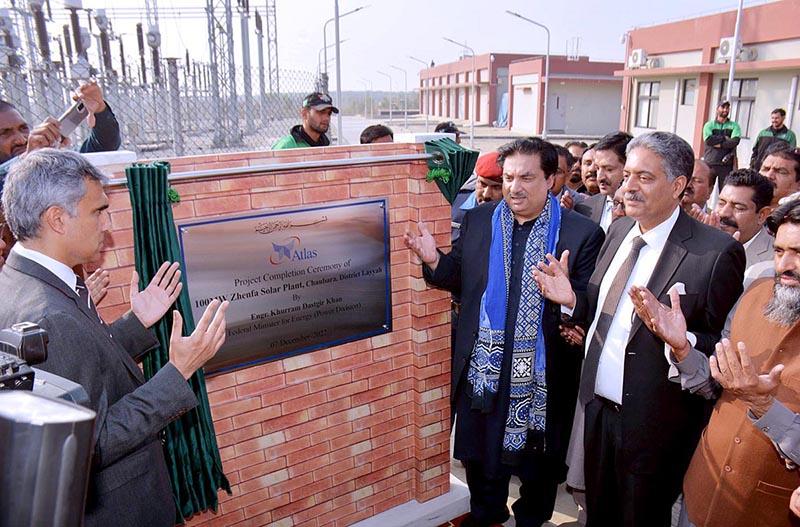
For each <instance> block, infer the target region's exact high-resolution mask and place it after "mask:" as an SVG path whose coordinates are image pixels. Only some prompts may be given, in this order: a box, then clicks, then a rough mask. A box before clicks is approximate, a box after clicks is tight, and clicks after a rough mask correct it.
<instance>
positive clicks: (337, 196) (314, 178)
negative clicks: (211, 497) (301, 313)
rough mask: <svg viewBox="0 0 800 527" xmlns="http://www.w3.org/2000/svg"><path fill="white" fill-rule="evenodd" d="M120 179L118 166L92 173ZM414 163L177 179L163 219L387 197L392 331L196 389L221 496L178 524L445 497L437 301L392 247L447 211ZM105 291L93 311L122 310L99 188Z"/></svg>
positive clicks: (343, 152)
mask: <svg viewBox="0 0 800 527" xmlns="http://www.w3.org/2000/svg"><path fill="white" fill-rule="evenodd" d="M422 151H423V150H422V147H421V145H408V144H386V145H373V146H370V147H366V146H352V147H333V148H316V149H303V150H284V151H278V152H249V153H236V154H225V155H209V156H199V157H188V158H178V159H171V160H169V161H170V162H171V163H172V172H173V173H178V172H186V171H192V170H207V169H212V168H224V167H243V166H257V165H263V164H273V163H276V162H277V163H287V162H298V161H309V160H321V159H331V158H334V159H340V158H350V157H353V158H355V157H365V156H371V155H393V154H409V153H419V152H422ZM106 169H107V170H110V171H112V172H113V173H114V174H115V176H116V177H124V172H123V170H124V167H120V166H116V167H106ZM426 172H427V167H426V166H425V164H424V163H423V162H421V161H420V162H413V163H398V164H389V165H375V166H359V167H350V168H332V169H313V170H309V171H282V172H273V173H268V174H263V173H262V174H248V175H246V176H240V177H220V178H207V179H197V180H186V181H182V182H180V183H175V184H174V185H173V187H174V188H175V189H176V190H177V191H178V192H179V193H180V195H181V202H180V203H178V204H175V205H174V206H173V214H174V216H175V218H176V219H183V218H194V217H209V216H213V215H216V214H228V213H237V212H243V211H250V210H258V209H265V208H274V207H284V206H299V205H303V204H311V203H320V202H325V201H335V200H343V199H348V198H360V197H367V196H386V195H388V196H390V198H389V204H390V222H391V225H390V236H391V275H392V318H393V327H394V331H393V332H392V333H388V334H385V335H380V336H376V337H372V338H369V339H364V340H360V341H356V342H351V343H348V344H344V345H341V346H336V347H333V348H328V349H323V350H318V351H315V352H311V353H306V354H303V355H299V356H294V357H290V358H286V359H283V360H277V361H273V362H269V363H265V364H261V365H258V366H254V367H251V368H247V369H244V370H239V371H236V372H230V373H225V374H221V375H218V376H215V377H212V378H209V379H208V381H207V383H208V390H209V399H210V403H211V413H212V415H213V416H214V426H215V429H216V434H217V440H218V442H219V447H220V453H221V456H222V461H223V468H224V471H225V474H226V475H227V476H228V478H229V479H230V482H231V485H232V488H233V495H232V496H228V495H227V494H226V493H225V492H220V496H219V497H220V508H219V510H218V512H217V513H216V514H214V513H211V512H207V513H203V514H200V515H197V516H196V517H195V518H193V519H192V520H191V521H190V522H189V525H213V526H216V525H237V526H251V525H252V526H255V525H275V526H289V525H303V526H312V527H314V526H318V527H323V526H326V527H327V526H336V527H342V526H346V525H350V524H352V523H355V522H357V521H360V520H363V519H365V518H368V517H370V516H373V515H375V514H378V513H380V512H383V511H385V510H388V509H391V508H392V507H395V506H397V505H400V504H402V503H404V502H407V501H409V500H413V499H416V500H417V501H427V500H429V499H431V498H434V497H436V496H439V495H441V494H444V493H446V492H447V491H448V490H449V472H450V470H449V468H450V467H449V459H450V455H449V419H450V418H449V412H450V409H449V377H450V343H449V335H450V326H449V320H448V313H449V306H450V302H449V295H447V294H446V293H443V292H441V291H436V290H428V289H427V287H426V285H425V283H424V282H423V280H422V278H421V270H420V266H419V265H417V264H416V263H414V262H413V261H412V256H411V254H410V251H408V250H407V249H406V248H405V246H404V245H403V241H402V236H403V233H404V232H405V229H406V228H407V227H408V226H413V222H416V221H419V220H420V219H423V220H425V221H426V222H427V223H428V227H429V229H430V230H431V232H432V233H434V236H435V237H436V239H437V243H438V244H439V246H440V247H444V246H446V245H447V244H449V240H450V207H449V205H448V204H447V202H446V201H445V199H444V198H443V197H442V196H441V194H440V193H439V191H438V189H437V187H436V186H435V185H434V184H432V183H427V182H425V173H426ZM107 192H108V195H109V198H110V201H111V210H110V214H111V222H112V228H113V232H112V234H111V238H112V239H111V240H109V247H108V248H107V249H106V251H105V252H104V256H103V266H104V267H105V268H106V269H109V270H110V273H111V288H110V290H109V294H108V296H107V297H106V299H105V300H104V301H103V302H102V303H101V305H100V306H99V307H100V312H101V313H102V315H103V316H104V317H105V318H106V319H107V320H113V319H115V318H116V317H117V316H118V315H120V314H121V313H123V312H124V311H126V310H127V302H128V301H129V294H128V285H127V284H129V283H130V276H131V271H132V270H133V264H134V254H133V231H132V227H131V225H132V219H131V212H130V209H131V205H130V200H129V198H128V192H127V189H126V188H124V187H121V186H116V187H110V188H109V189H108V190H107Z"/></svg>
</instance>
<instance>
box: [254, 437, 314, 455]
mask: <svg viewBox="0 0 800 527" xmlns="http://www.w3.org/2000/svg"><path fill="white" fill-rule="evenodd" d="M309 446H311V440H310V439H309V438H308V436H304V437H298V438H297V439H294V440H292V441H287V442H285V443H281V444H279V445H275V446H272V447H270V448H268V449H266V451H265V455H266V456H267V459H272V458H275V457H278V456H285V455H287V454H291V453H292V452H297V451H298V450H301V449H303V448H308V447H309Z"/></svg>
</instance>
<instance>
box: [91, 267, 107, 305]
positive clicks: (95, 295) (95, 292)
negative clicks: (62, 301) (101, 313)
mask: <svg viewBox="0 0 800 527" xmlns="http://www.w3.org/2000/svg"><path fill="white" fill-rule="evenodd" d="M108 282H109V276H108V271H106V270H105V269H102V268H101V269H97V270H96V271H95V272H93V273H92V274H90V275H89V276H88V277H86V280H85V283H86V289H88V290H89V295H91V297H92V302H94V305H98V304H100V302H102V301H103V299H104V298H105V297H106V293H108Z"/></svg>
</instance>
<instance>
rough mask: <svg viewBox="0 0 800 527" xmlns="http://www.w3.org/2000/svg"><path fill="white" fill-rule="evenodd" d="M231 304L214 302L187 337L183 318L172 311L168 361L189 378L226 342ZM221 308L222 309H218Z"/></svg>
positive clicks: (184, 376)
mask: <svg viewBox="0 0 800 527" xmlns="http://www.w3.org/2000/svg"><path fill="white" fill-rule="evenodd" d="M228 305H229V302H228V301H225V302H220V301H219V300H218V299H215V300H212V301H211V303H210V304H208V306H207V307H206V310H205V311H204V312H203V316H202V317H200V320H199V321H198V322H197V326H196V327H195V329H194V331H193V332H192V334H191V335H189V336H188V337H184V336H182V332H183V329H182V328H183V317H182V316H181V314H180V312H179V311H173V312H172V333H171V334H170V336H169V361H170V362H171V363H172V365H173V366H175V368H176V369H177V370H178V371H179V372H181V375H183V378H184V379H189V377H191V376H192V375H193V374H194V372H196V371H197V370H198V369H199V368H201V367H202V366H203V365H204V364H205V363H206V362H208V361H209V360H210V359H211V358H212V357H213V356H214V355H216V354H217V351H219V348H220V347H222V344H224V343H225V330H226V328H227V323H226V322H225V312H226V311H227V310H228ZM217 308H219V309H217Z"/></svg>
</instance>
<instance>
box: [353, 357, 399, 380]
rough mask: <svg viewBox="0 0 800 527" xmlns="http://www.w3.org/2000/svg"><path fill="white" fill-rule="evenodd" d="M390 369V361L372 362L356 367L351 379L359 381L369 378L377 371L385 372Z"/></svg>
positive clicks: (377, 372)
mask: <svg viewBox="0 0 800 527" xmlns="http://www.w3.org/2000/svg"><path fill="white" fill-rule="evenodd" d="M391 369H392V361H390V360H383V361H380V362H373V363H372V364H368V365H366V366H362V367H360V368H356V369H354V370H353V381H360V380H361V379H370V378H372V377H373V376H375V375H377V374H379V373H385V372H387V371H390V370H391Z"/></svg>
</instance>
